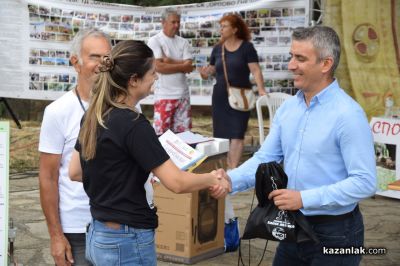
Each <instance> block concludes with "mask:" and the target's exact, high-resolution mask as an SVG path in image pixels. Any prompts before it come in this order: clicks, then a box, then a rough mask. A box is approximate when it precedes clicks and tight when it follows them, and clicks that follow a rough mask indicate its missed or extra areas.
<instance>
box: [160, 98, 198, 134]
mask: <svg viewBox="0 0 400 266" xmlns="http://www.w3.org/2000/svg"><path fill="white" fill-rule="evenodd" d="M153 127H154V130H155V131H156V134H157V135H161V134H162V133H164V132H165V131H167V130H168V129H171V130H172V132H174V133H179V132H183V131H187V130H190V129H191V128H192V114H191V109H190V98H189V97H184V98H180V99H164V100H157V101H155V102H154V122H153Z"/></svg>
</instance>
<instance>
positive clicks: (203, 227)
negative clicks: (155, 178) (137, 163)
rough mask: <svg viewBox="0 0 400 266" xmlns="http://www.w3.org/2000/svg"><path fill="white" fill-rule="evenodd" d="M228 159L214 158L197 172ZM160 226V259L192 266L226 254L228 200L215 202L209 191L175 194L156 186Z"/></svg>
mask: <svg viewBox="0 0 400 266" xmlns="http://www.w3.org/2000/svg"><path fill="white" fill-rule="evenodd" d="M225 159H226V157H225V156H213V157H210V158H208V159H207V160H206V161H205V162H204V163H203V164H202V165H200V166H199V167H198V168H197V169H196V170H195V172H203V173H204V172H209V171H211V170H213V169H215V165H216V164H221V163H222V162H221V160H224V161H225ZM154 202H155V205H156V206H157V214H158V221H159V226H158V228H157V230H156V247H157V257H158V258H159V259H161V260H165V261H172V262H178V263H185V264H193V263H196V262H199V261H201V260H204V259H207V258H210V257H214V256H217V255H219V254H221V253H223V252H224V210H225V200H224V199H222V200H216V199H214V198H212V197H211V196H210V195H209V192H208V190H207V189H206V190H201V191H198V192H193V193H186V194H175V193H173V192H170V191H169V190H168V189H166V188H165V187H164V186H163V185H161V184H155V185H154Z"/></svg>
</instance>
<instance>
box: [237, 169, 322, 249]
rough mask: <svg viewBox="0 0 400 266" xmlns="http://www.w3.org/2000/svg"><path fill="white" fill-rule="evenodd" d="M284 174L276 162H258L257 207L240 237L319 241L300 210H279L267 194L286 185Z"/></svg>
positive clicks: (298, 241)
mask: <svg viewBox="0 0 400 266" xmlns="http://www.w3.org/2000/svg"><path fill="white" fill-rule="evenodd" d="M287 181H288V178H287V175H286V174H285V172H284V171H283V169H282V167H281V166H280V165H279V164H278V163H276V162H269V163H262V164H260V165H259V166H258V168H257V172H256V185H255V189H256V196H257V199H258V205H257V207H256V208H255V209H254V210H253V211H252V212H251V213H250V215H249V218H248V219H247V223H246V227H245V229H244V233H243V236H242V239H253V238H263V239H266V240H273V241H284V242H295V243H300V242H303V241H310V240H312V241H314V242H315V243H319V240H318V238H317V237H316V236H315V234H314V232H313V230H312V228H311V226H310V225H309V223H308V221H307V220H306V218H305V217H304V215H303V214H302V213H301V212H300V211H298V210H297V211H282V210H279V209H278V208H277V207H276V206H275V204H274V202H273V201H271V200H269V199H268V195H269V193H271V192H272V191H273V190H276V189H282V188H286V186H287Z"/></svg>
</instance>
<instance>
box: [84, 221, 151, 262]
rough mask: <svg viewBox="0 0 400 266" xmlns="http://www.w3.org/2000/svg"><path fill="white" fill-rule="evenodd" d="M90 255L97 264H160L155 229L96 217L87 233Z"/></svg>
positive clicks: (87, 247)
mask: <svg viewBox="0 0 400 266" xmlns="http://www.w3.org/2000/svg"><path fill="white" fill-rule="evenodd" d="M86 258H87V259H88V260H89V261H91V262H92V263H93V265H96V266H122V265H124V266H125V265H126V266H128V265H129V266H134V265H145V266H153V265H154V266H155V265H157V255H156V249H155V244H154V229H137V228H133V227H130V226H128V225H121V226H120V228H119V229H113V228H110V227H107V226H106V225H105V224H104V223H102V222H100V221H97V220H92V222H91V224H90V226H89V230H88V233H87V235H86Z"/></svg>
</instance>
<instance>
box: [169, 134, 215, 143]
mask: <svg viewBox="0 0 400 266" xmlns="http://www.w3.org/2000/svg"><path fill="white" fill-rule="evenodd" d="M176 135H177V136H178V137H179V138H180V139H182V140H183V141H184V142H186V143H187V144H189V145H191V144H197V143H201V142H206V141H212V140H213V138H208V137H204V136H203V135H200V134H197V133H193V132H192V131H185V132H181V133H178V134H176Z"/></svg>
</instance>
